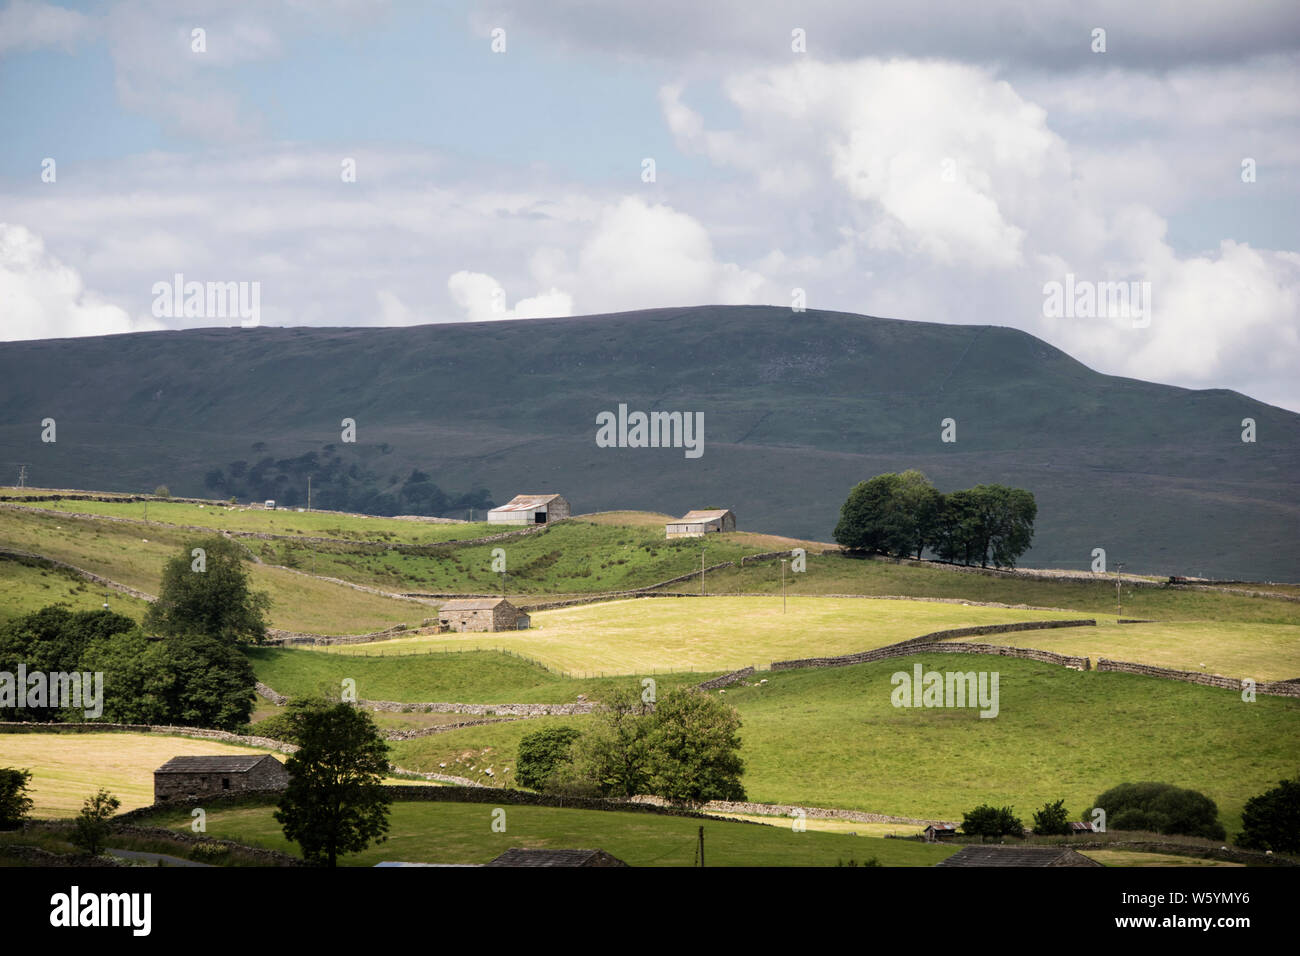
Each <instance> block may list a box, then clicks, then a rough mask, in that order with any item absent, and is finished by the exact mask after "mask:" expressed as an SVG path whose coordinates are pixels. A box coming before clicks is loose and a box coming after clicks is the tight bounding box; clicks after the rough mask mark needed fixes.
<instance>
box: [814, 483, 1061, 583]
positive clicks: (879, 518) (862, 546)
mask: <svg viewBox="0 0 1300 956" xmlns="http://www.w3.org/2000/svg"><path fill="white" fill-rule="evenodd" d="M1037 516H1038V505H1037V504H1036V503H1035V502H1034V496H1033V494H1032V493H1031V492H1028V491H1025V490H1024V489H1022V488H1009V487H1007V486H1005V485H976V486H975V487H974V488H966V489H962V490H959V491H952V492H949V493H948V494H944V493H942V492H941V491H939V490H938V489H937V488H935V487H934V485H933V484H931V483H930V479H928V478H926V477H925V475H924V474H922V473H921V472H919V471H916V470H909V471H904V472H902V473H901V474H895V473H893V472H887V473H885V474H883V475H876V477H874V478H872V479H870V480H869V481H863V482H860V483H858V484H857V485H856V486H855V487H854V488H853V490H852V491H851V492H849V497H848V499H847V500H846V501H845V502H844V505H843V507H841V509H840V519H839V522H838V523H837V524H836V525H835V533H834V536H835V541H836V542H837V543H838V544H840V545H841V546H843V547H845V548H848V549H850V550H852V551H866V552H871V553H876V554H887V555H892V556H894V557H900V558H903V557H910V558H917V559H920V558H921V557H922V556H923V555H924V554H925V552H927V551H929V552H930V553H931V554H933V555H934V556H935V557H936V558H938V559H939V560H940V561H946V562H948V563H950V564H965V565H974V564H978V565H979V566H980V567H984V568H986V567H988V566H989V565H990V564H991V565H993V566H994V567H999V568H1014V567H1015V566H1016V560H1017V559H1018V558H1019V557H1020V555H1022V554H1024V552H1025V551H1027V550H1029V545H1030V543H1031V542H1032V541H1033V537H1034V519H1035V518H1036V517H1037Z"/></svg>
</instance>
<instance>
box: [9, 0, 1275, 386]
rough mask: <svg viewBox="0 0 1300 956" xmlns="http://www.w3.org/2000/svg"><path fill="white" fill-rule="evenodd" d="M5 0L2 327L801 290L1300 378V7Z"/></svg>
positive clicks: (538, 313)
mask: <svg viewBox="0 0 1300 956" xmlns="http://www.w3.org/2000/svg"><path fill="white" fill-rule="evenodd" d="M0 4H7V5H3V6H0V341H14V340H22V339H37V338H57V337H66V336H84V335H104V334H114V333H121V332H130V331H148V330H155V329H164V328H167V329H185V328H194V327H201V326H212V325H237V324H248V323H247V322H244V323H241V322H240V319H239V318H238V317H236V318H233V319H231V318H228V317H226V316H220V317H217V316H214V315H212V314H199V315H189V316H187V315H184V314H179V315H175V314H171V313H172V312H174V310H173V309H168V308H166V307H165V306H164V305H161V304H160V299H165V300H167V301H168V302H170V301H171V297H170V296H163V297H160V296H159V295H158V292H157V288H156V287H157V286H158V284H159V283H164V284H167V285H171V284H173V283H174V282H175V281H176V280H175V277H176V276H181V277H183V279H182V280H181V281H183V282H199V283H227V282H235V283H242V284H245V287H247V288H250V289H251V288H252V287H253V286H254V284H256V289H257V299H256V301H257V303H258V315H257V317H256V321H257V322H258V323H259V324H261V325H270V326H290V325H308V326H394V325H413V324H423V323H435V322H464V321H476V322H477V321H484V322H491V321H496V320H499V319H503V318H541V317H550V316H565V315H582V314H591V313H601V312H614V311H623V310H630V309H643V308H653V307H662V306H680V305H703V304H741V303H755V304H769V305H776V306H781V307H792V308H797V307H799V306H801V305H802V306H803V307H806V308H808V309H831V310H839V311H846V312H855V313H862V314H866V315H876V316H884V317H889V318H897V319H908V320H916V321H929V322H945V323H954V324H979V325H983V324H992V325H1002V326H1010V327H1014V328H1018V329H1022V330H1024V331H1026V332H1029V333H1031V334H1033V335H1036V336H1038V337H1040V338H1042V339H1044V340H1046V341H1048V342H1050V343H1051V344H1053V345H1055V346H1057V347H1058V348H1061V349H1063V350H1065V351H1067V352H1069V353H1070V354H1071V355H1073V356H1074V357H1075V358H1077V359H1079V360H1080V361H1082V362H1084V363H1085V364H1087V365H1089V366H1090V367H1092V368H1094V369H1097V370H1098V371H1101V372H1105V373H1108V374H1113V375H1121V376H1127V377H1132V378H1140V379H1145V380H1148V381H1155V382H1161V383H1166V384H1171V385H1179V386H1183V387H1187V388H1231V389H1235V390H1237V391H1240V392H1244V393H1245V394H1247V395H1250V396H1252V397H1254V398H1257V399H1260V400H1262V401H1265V402H1269V403H1271V404H1274V405H1278V406H1282V407H1285V408H1289V409H1292V410H1300V375H1298V374H1297V371H1298V369H1297V366H1298V364H1300V363H1298V362H1297V357H1298V356H1300V347H1298V346H1300V225H1298V224H1300V136H1297V132H1300V70H1298V67H1300V8H1297V7H1296V6H1295V4H1294V2H1274V0H1258V2H1253V3H1250V4H1246V5H1238V4H1225V3H1219V2H1203V0H1183V2H1177V3H1175V2H1173V0H1153V2H1149V3H1145V4H1141V5H1134V4H1132V3H1131V2H1130V0H1116V2H1113V0H1100V2H1093V3H1084V4H1080V3H1074V2H1065V3H1056V2H1051V0H1048V2H1040V3H1030V2H1024V0H987V2H983V3H980V4H972V3H969V2H967V0H909V2H905V3H896V4H888V3H886V4H876V3H873V4H870V5H865V4H845V3H842V2H836V3H830V2H825V0H805V2H802V3H778V2H773V0H714V2H711V3H708V4H699V3H698V2H695V0H656V3H654V4H642V3H631V2H608V0H607V2H593V0H550V2H547V3H537V2H535V0H500V2H496V3H478V2H442V3H401V2H383V0H310V2H309V0H262V2H254V3H241V2H229V0H226V2H212V0H107V2H102V3H72V2H64V3H61V4H55V3H44V2H37V0H0ZM1135 6H1136V7H1140V9H1130V8H1131V7H1135ZM1094 293H1095V295H1094ZM1120 296H1124V297H1125V298H1120Z"/></svg>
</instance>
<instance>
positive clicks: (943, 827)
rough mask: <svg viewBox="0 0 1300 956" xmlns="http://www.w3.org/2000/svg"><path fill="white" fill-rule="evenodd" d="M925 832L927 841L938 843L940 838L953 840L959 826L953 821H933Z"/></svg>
mask: <svg viewBox="0 0 1300 956" xmlns="http://www.w3.org/2000/svg"><path fill="white" fill-rule="evenodd" d="M923 832H924V836H925V842H926V843H938V842H939V841H940V840H951V839H952V838H953V837H955V836H956V835H957V827H956V826H955V825H954V824H951V823H931V824H930V825H929V826H928V827H926V828H925V830H924V831H923Z"/></svg>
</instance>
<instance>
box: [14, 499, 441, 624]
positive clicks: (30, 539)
mask: <svg viewBox="0 0 1300 956" xmlns="http://www.w3.org/2000/svg"><path fill="white" fill-rule="evenodd" d="M197 537H201V534H200V533H199V532H188V531H184V530H181V529H178V528H175V527H171V526H168V525H150V526H148V527H145V526H139V525H128V524H121V523H118V522H110V521H94V520H93V519H82V518H69V517H66V516H62V515H39V514H32V513H30V512H28V513H24V512H17V511H13V510H9V509H0V542H3V543H4V544H6V545H9V546H12V547H16V548H20V549H22V550H25V551H31V552H34V553H37V554H42V555H45V556H46V557H50V558H55V559H57V560H60V561H65V562H67V563H68V564H71V565H73V566H75V567H78V568H83V569H84V570H87V571H92V572H94V573H96V574H100V575H103V576H104V577H106V578H109V579H110V580H113V581H117V582H118V583H120V584H125V585H127V586H129V587H133V588H136V589H137V590H140V591H144V592H145V593H147V594H156V593H157V591H158V588H159V584H160V582H161V580H162V571H163V566H164V565H165V564H166V562H167V561H168V560H169V559H170V558H172V557H174V556H175V555H177V554H179V553H181V551H182V550H183V549H185V548H186V547H187V545H188V544H189V543H190V542H192V541H194V540H195V539H196V538H197ZM246 567H247V569H248V572H249V575H250V578H251V581H252V586H253V588H254V589H255V590H260V591H266V592H267V593H269V594H270V595H271V600H272V605H271V610H270V615H269V617H270V623H271V625H272V626H273V627H279V628H284V629H285V630H291V631H305V632H309V633H316V634H355V633H364V632H368V631H377V630H382V629H384V628H387V627H391V626H392V625H394V624H403V623H404V624H419V623H420V622H421V621H422V620H424V619H425V618H428V617H432V616H433V614H434V609H433V608H432V607H430V606H429V605H427V604H421V603H419V602H415V601H403V600H395V599H393V598H388V597H384V596H382V595H378V594H369V593H366V592H363V591H357V590H356V589H354V588H349V587H345V586H343V585H340V584H334V583H331V582H329V581H322V580H319V579H316V578H313V577H311V576H310V575H307V574H296V573H294V572H293V571H290V570H285V569H282V568H273V567H267V566H265V565H258V564H251V563H250V564H248V565H246Z"/></svg>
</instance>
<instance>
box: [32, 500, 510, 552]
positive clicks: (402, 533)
mask: <svg viewBox="0 0 1300 956" xmlns="http://www.w3.org/2000/svg"><path fill="white" fill-rule="evenodd" d="M30 504H31V506H32V507H36V508H45V509H48V510H50V511H56V512H64V513H67V512H72V513H77V514H94V515H106V516H109V517H115V518H135V519H137V520H143V519H144V518H145V513H146V503H145V502H143V501H111V502H110V501H82V500H77V501H33V502H31V503H30ZM147 504H148V519H149V521H150V522H151V523H157V524H168V525H193V526H196V527H200V528H213V529H222V530H226V531H260V532H265V533H267V534H287V535H303V536H307V537H318V538H350V539H355V540H365V541H388V542H393V543H401V544H438V543H441V542H444V541H459V540H465V539H467V538H481V537H484V536H486V535H489V534H497V533H499V532H501V531H503V530H509V529H504V528H502V527H501V526H500V525H493V524H488V523H487V522H486V521H476V522H474V523H472V524H471V523H469V522H458V523H452V524H443V523H441V522H431V521H409V520H399V519H396V518H382V517H376V516H371V515H351V514H338V513H335V512H323V511H301V512H300V511H296V510H294V509H288V508H286V509H279V510H274V511H267V510H265V509H264V508H262V507H261V506H260V505H259V506H258V507H253V508H250V507H248V506H247V505H236V506H230V505H200V504H190V503H188V502H181V501H150V502H148V503H147Z"/></svg>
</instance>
